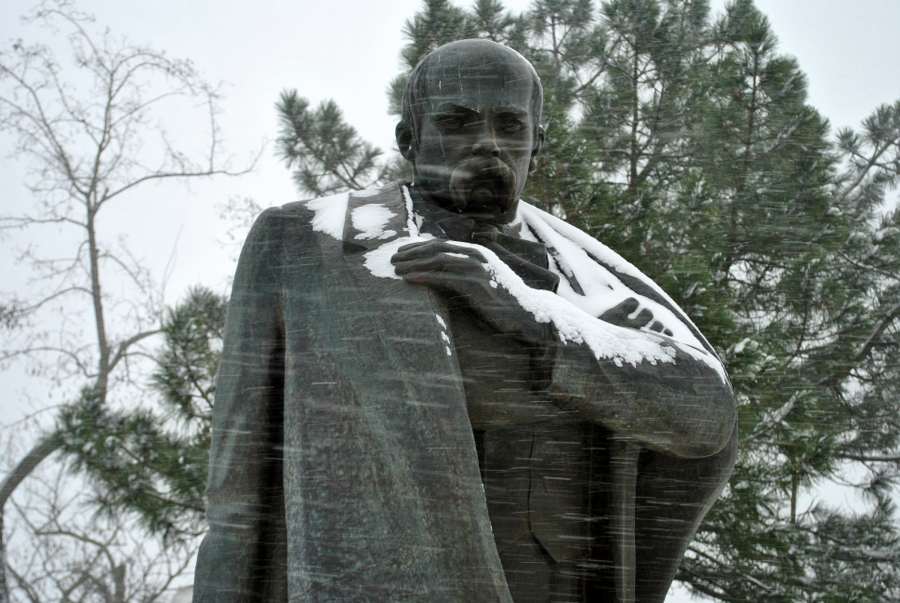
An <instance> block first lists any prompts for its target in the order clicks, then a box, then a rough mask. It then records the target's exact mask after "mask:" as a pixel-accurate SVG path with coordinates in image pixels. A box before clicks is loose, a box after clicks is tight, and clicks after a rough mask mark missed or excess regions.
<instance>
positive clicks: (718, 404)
mask: <svg viewBox="0 0 900 603" xmlns="http://www.w3.org/2000/svg"><path fill="white" fill-rule="evenodd" d="M393 262H394V265H395V269H396V271H397V274H399V275H400V276H401V277H403V278H404V279H406V281H407V282H410V283H414V284H419V285H425V286H428V287H432V288H434V289H437V290H441V291H444V292H445V293H448V294H450V295H451V296H455V297H459V298H462V299H465V300H466V302H467V303H468V304H469V306H470V307H471V308H472V311H473V312H474V313H475V314H477V315H478V316H479V317H480V318H481V319H482V320H484V322H485V323H487V324H488V325H489V326H490V327H492V328H493V329H495V330H497V331H499V332H501V333H506V334H509V335H513V336H514V337H517V338H518V339H520V340H521V341H522V342H523V344H525V345H529V346H547V347H549V348H550V349H551V354H550V356H551V357H552V356H553V355H554V354H553V352H555V359H554V366H553V370H552V379H551V380H550V383H549V386H548V387H547V394H548V396H549V397H550V399H551V400H552V401H553V402H554V403H556V404H557V405H558V406H560V407H561V408H564V409H568V410H576V411H577V412H579V413H580V414H582V415H583V416H585V418H587V419H589V420H592V421H596V422H597V423H599V424H601V425H604V426H605V427H607V428H609V429H611V430H612V431H614V432H616V433H618V434H620V435H622V436H624V437H625V438H627V439H630V440H633V441H634V442H635V443H638V444H640V445H642V446H644V447H647V448H650V449H652V450H656V451H659V452H664V453H668V454H672V455H675V456H679V457H684V458H700V457H705V456H710V455H712V454H715V453H716V452H718V451H719V450H721V449H722V448H723V447H724V446H725V445H726V444H727V443H728V441H729V438H730V437H731V434H732V431H733V429H734V424H735V420H736V410H735V402H734V396H733V394H732V392H731V387H730V385H729V384H728V383H727V381H726V380H725V379H724V378H723V377H722V376H721V374H720V372H719V371H717V370H716V369H715V368H714V367H713V366H712V365H711V364H710V363H711V362H718V359H717V358H715V357H713V356H712V355H711V354H710V353H709V352H705V351H699V350H695V349H692V348H690V347H689V346H688V345H686V344H684V343H680V342H678V341H676V340H674V339H672V338H671V337H669V335H668V334H669V333H670V331H668V329H666V327H665V326H664V325H662V324H661V323H659V322H658V321H656V320H654V317H653V316H652V314H650V313H649V312H647V311H645V312H641V313H639V314H638V315H637V316H634V317H633V318H632V317H631V316H632V314H633V312H634V311H635V310H636V309H637V301H636V300H626V301H625V302H623V303H622V304H620V305H619V306H617V307H616V308H613V309H612V310H610V311H609V312H607V313H605V314H604V315H602V316H600V317H599V319H600V320H603V321H604V322H606V323H609V324H610V325H614V326H613V327H612V328H613V329H626V330H628V331H629V333H630V334H631V335H632V336H633V335H634V334H637V335H638V336H639V337H640V338H642V339H644V340H645V341H646V342H647V343H650V344H652V345H655V346H658V347H660V348H663V347H666V348H671V349H672V350H674V357H671V356H669V357H668V358H667V360H671V361H662V360H657V361H654V362H651V361H649V360H644V361H641V362H636V363H634V364H630V363H628V362H623V361H622V360H621V359H618V361H617V359H614V358H599V359H598V358H597V357H596V356H595V354H594V352H593V351H592V350H591V349H590V348H589V347H588V346H587V345H584V344H578V343H574V342H571V341H569V342H560V341H559V340H558V339H556V338H554V339H553V340H550V341H548V333H550V335H551V336H552V334H553V330H552V329H551V330H549V331H548V329H547V328H546V326H547V325H545V324H541V323H538V322H537V321H536V320H535V318H534V316H533V315H532V314H531V313H529V312H527V311H526V310H524V309H523V308H522V306H521V305H520V304H519V302H518V301H517V300H516V299H515V298H514V297H513V296H512V295H511V294H510V293H509V292H507V291H505V290H504V289H503V287H498V286H497V284H496V283H494V282H492V278H491V275H490V273H489V271H488V270H486V268H485V263H486V260H485V257H484V255H483V254H482V253H480V252H479V251H478V250H477V249H475V248H473V247H471V246H470V247H461V246H459V245H455V244H454V243H452V242H448V241H444V240H431V241H427V242H424V243H415V244H412V245H409V246H406V247H404V248H401V249H400V251H399V252H398V253H397V254H396V255H395V256H394V258H393ZM588 320H590V319H588ZM643 327H647V329H646V330H645V329H643ZM552 348H555V350H553V349H552ZM698 355H699V356H703V355H706V360H709V362H706V361H704V360H703V359H700V358H698Z"/></svg>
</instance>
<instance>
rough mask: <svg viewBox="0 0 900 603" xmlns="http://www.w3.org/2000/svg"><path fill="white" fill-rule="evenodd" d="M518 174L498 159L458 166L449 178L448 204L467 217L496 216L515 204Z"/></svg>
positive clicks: (469, 162) (479, 159)
mask: <svg viewBox="0 0 900 603" xmlns="http://www.w3.org/2000/svg"><path fill="white" fill-rule="evenodd" d="M516 184H517V183H516V174H515V172H514V171H513V170H511V169H510V167H509V166H508V165H506V164H505V163H503V162H502V161H500V160H499V159H497V158H495V157H473V158H471V159H467V160H465V161H463V162H462V163H460V164H458V165H457V166H456V167H455V168H454V169H453V172H452V173H451V174H450V182H449V191H447V192H448V197H449V199H448V200H449V201H450V203H451V204H452V206H453V209H455V210H456V211H459V212H465V213H467V214H479V213H485V214H497V213H504V212H506V211H509V209H510V208H511V207H513V205H514V204H515V202H516V196H517V191H518V187H517V186H516Z"/></svg>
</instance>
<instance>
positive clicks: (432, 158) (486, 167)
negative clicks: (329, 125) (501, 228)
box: [398, 55, 543, 224]
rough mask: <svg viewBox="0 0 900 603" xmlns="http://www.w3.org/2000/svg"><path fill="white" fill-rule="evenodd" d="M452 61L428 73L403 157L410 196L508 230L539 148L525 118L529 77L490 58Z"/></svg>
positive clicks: (539, 141) (521, 69)
mask: <svg viewBox="0 0 900 603" xmlns="http://www.w3.org/2000/svg"><path fill="white" fill-rule="evenodd" d="M452 59H453V57H450V59H449V60H446V61H442V62H441V63H439V64H438V65H435V66H433V67H432V68H431V69H429V70H428V72H427V76H426V77H427V80H426V84H427V91H428V95H427V98H426V99H425V102H423V103H422V105H421V106H420V107H418V111H419V125H418V132H417V134H418V136H417V140H411V144H410V146H411V150H412V153H405V154H406V155H407V158H409V159H411V160H412V161H413V164H414V174H415V188H416V190H417V191H418V192H419V193H420V194H422V195H423V197H425V198H426V200H428V201H431V202H433V203H436V204H438V205H440V206H441V207H444V208H445V209H449V210H453V211H457V212H460V213H462V214H464V215H466V216H469V217H472V218H475V219H478V220H485V221H488V222H492V223H495V224H502V223H506V222H509V221H510V220H512V219H513V218H514V217H515V215H516V209H517V205H518V199H519V196H520V195H521V194H522V190H523V189H524V188H525V181H526V179H527V177H528V174H529V172H531V171H533V170H534V168H535V166H536V165H537V155H538V153H539V152H540V149H541V144H542V142H543V131H542V130H541V131H539V132H536V129H535V125H536V124H535V123H534V120H533V115H532V108H531V102H532V92H533V89H532V87H533V85H534V84H533V80H532V76H531V73H530V71H529V70H528V68H527V67H526V66H525V65H523V64H521V63H520V62H512V61H508V60H507V61H502V60H498V59H497V57H496V56H477V55H476V56H469V55H467V56H465V57H464V58H463V60H459V61H454V60H452ZM398 141H399V132H398ZM401 150H403V144H402V142H401Z"/></svg>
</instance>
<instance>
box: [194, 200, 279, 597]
mask: <svg viewBox="0 0 900 603" xmlns="http://www.w3.org/2000/svg"><path fill="white" fill-rule="evenodd" d="M280 212H281V210H279V209H270V210H267V211H266V212H264V213H263V214H262V215H261V216H260V217H259V219H258V220H257V221H256V223H255V224H254V226H253V228H252V229H251V231H250V234H249V236H248V238H247V241H246V243H245V244H244V248H243V250H242V252H241V257H240V260H239V262H238V268H237V272H236V274H235V278H234V286H233V290H232V295H231V299H230V301H229V307H228V316H227V320H226V328H225V343H224V350H223V355H222V362H221V366H220V368H219V373H218V381H217V385H216V397H215V410H214V412H213V421H212V442H211V447H210V466H209V479H208V483H207V490H206V491H207V496H208V508H207V519H208V521H209V533H208V535H207V536H206V538H205V539H204V541H203V544H202V545H201V548H200V553H199V556H198V559H197V570H196V576H195V586H194V601H195V602H203V603H206V602H213V601H215V602H228V601H251V600H256V599H257V598H258V597H259V596H260V593H263V592H265V591H267V590H269V589H271V588H272V582H273V577H272V576H269V575H267V573H271V572H272V571H273V570H272V567H273V564H272V561H273V560H272V559H269V558H268V557H271V555H272V548H273V546H272V543H273V542H277V541H278V540H279V536H278V534H275V533H274V532H275V531H277V530H279V529H281V532H282V535H281V538H282V539H283V515H284V513H283V509H282V508H281V505H283V502H282V499H283V496H282V495H281V492H280V489H281V488H282V485H281V484H282V478H281V465H282V451H281V446H282V441H283V438H282V422H283V416H282V415H283V412H282V411H283V380H284V352H283V350H284V328H283V319H282V312H281V291H280V287H281V285H280V282H279V278H278V274H277V270H278V265H279V257H280V255H281V248H282V244H281V233H280V230H281V226H280V225H281V224H282V223H283V220H279V216H280ZM274 548H277V547H274Z"/></svg>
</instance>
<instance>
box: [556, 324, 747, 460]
mask: <svg viewBox="0 0 900 603" xmlns="http://www.w3.org/2000/svg"><path fill="white" fill-rule="evenodd" d="M616 328H627V327H616ZM640 333H641V334H642V335H643V336H646V337H647V338H650V339H652V340H654V341H655V342H656V343H658V344H659V345H664V346H666V347H671V348H672V349H674V350H675V356H674V359H673V360H674V362H656V363H650V362H647V361H644V362H638V363H636V364H630V363H627V362H622V361H619V362H618V363H617V362H616V361H615V360H614V359H609V358H600V359H598V358H596V357H595V356H594V354H593V352H592V351H591V350H590V349H589V348H588V347H587V346H586V345H579V344H576V343H571V342H569V343H560V344H558V346H557V354H556V358H555V363H554V367H553V372H552V380H551V382H550V385H549V388H548V393H549V395H550V397H551V399H552V400H553V401H554V402H555V403H556V404H557V405H559V406H561V407H563V408H566V409H572V410H575V411H577V412H579V413H580V414H582V415H584V416H586V417H587V418H589V419H590V420H593V421H595V422H597V423H598V424H601V425H603V426H605V427H607V428H608V429H610V430H612V431H614V432H616V433H618V434H621V435H622V436H624V437H625V438H627V439H631V440H634V441H635V442H636V443H638V444H640V445H641V446H643V447H645V448H649V449H651V450H655V451H657V452H662V453H666V454H671V455H675V456H678V457H683V458H702V457H707V456H711V455H713V454H716V453H717V452H719V451H720V450H722V449H723V448H724V447H725V446H726V445H727V444H728V442H729V441H730V439H731V436H732V432H733V431H734V426H735V422H736V420H737V410H736V405H735V399H734V395H733V393H732V391H731V385H730V383H728V381H727V379H726V378H724V376H723V373H720V372H719V371H717V370H716V369H715V368H713V367H712V366H710V364H709V363H708V362H705V361H703V360H700V359H699V358H698V357H697V354H698V352H699V351H694V350H688V349H687V348H686V345H685V344H681V343H678V342H676V341H675V340H673V339H671V338H669V337H666V336H664V335H659V334H656V333H646V332H644V331H640ZM699 353H700V354H702V353H703V352H699ZM707 354H708V355H709V359H710V361H712V362H719V360H718V359H717V358H715V357H714V356H712V355H711V354H709V353H708V352H707Z"/></svg>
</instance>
